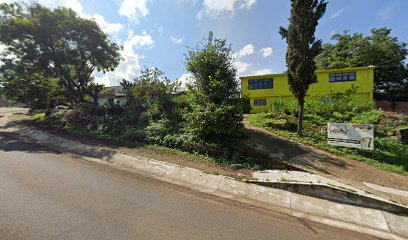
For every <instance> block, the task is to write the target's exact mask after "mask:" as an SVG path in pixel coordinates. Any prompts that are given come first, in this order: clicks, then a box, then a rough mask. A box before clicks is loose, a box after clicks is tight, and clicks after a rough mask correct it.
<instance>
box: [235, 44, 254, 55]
mask: <svg viewBox="0 0 408 240" xmlns="http://www.w3.org/2000/svg"><path fill="white" fill-rule="evenodd" d="M254 49H255V48H254V45H252V44H247V45H245V46H244V47H243V48H242V49H241V50H239V52H238V57H240V58H241V57H244V56H249V55H251V54H253V53H254Z"/></svg>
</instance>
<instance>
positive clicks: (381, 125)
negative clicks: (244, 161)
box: [249, 89, 408, 175]
mask: <svg viewBox="0 0 408 240" xmlns="http://www.w3.org/2000/svg"><path fill="white" fill-rule="evenodd" d="M352 91H353V90H352V89H351V90H349V91H348V92H346V93H337V94H333V95H331V96H324V97H320V98H316V99H315V100H309V101H306V103H305V123H306V124H305V129H304V135H303V136H302V137H299V136H298V135H297V134H296V132H295V131H296V116H297V104H296V102H295V101H284V100H275V101H272V102H271V104H270V106H269V109H268V111H267V112H264V113H259V114H255V115H252V116H250V118H249V120H250V122H251V123H252V124H254V125H256V126H259V127H262V128H265V129H267V130H269V131H271V132H273V133H275V134H277V135H280V136H283V137H286V138H289V139H292V140H295V141H297V142H300V143H303V144H307V145H311V146H314V147H318V148H321V149H325V150H327V151H329V152H331V153H334V154H336V155H340V156H345V157H348V158H351V159H355V160H359V161H363V162H366V163H369V164H372V165H374V166H377V167H379V168H382V169H386V170H389V171H393V172H397V173H400V174H404V175H408V161H407V156H408V145H406V144H403V143H401V142H400V141H399V140H398V138H397V136H396V133H397V131H398V130H399V129H400V128H406V127H408V116H407V115H402V114H391V113H386V112H383V111H382V110H378V109H375V108H374V106H373V105H371V104H356V103H354V102H353V101H351V97H350V96H351V94H350V93H351V92H352ZM327 122H352V123H371V124H374V126H375V140H374V141H375V142H374V146H375V150H374V151H369V150H364V149H354V148H344V147H337V146H332V145H328V144H327Z"/></svg>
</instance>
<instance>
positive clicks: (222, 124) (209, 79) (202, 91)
mask: <svg viewBox="0 0 408 240" xmlns="http://www.w3.org/2000/svg"><path fill="white" fill-rule="evenodd" d="M186 69H187V70H188V71H189V72H191V73H192V75H193V79H194V81H193V83H192V87H191V89H190V95H189V96H190V98H191V99H190V107H191V108H190V111H188V112H187V113H186V120H187V125H188V126H189V128H190V130H192V131H193V132H194V133H195V134H197V135H198V136H199V137H200V138H201V139H203V140H208V141H218V142H219V141H221V142H224V143H225V142H226V141H227V140H228V139H229V140H230V139H231V137H234V136H238V135H239V134H240V130H241V129H242V127H243V125H242V120H243V113H242V101H241V98H240V96H239V90H238V78H237V76H236V73H237V70H236V68H235V67H234V64H233V56H232V50H231V47H230V46H229V45H228V44H227V42H226V40H225V39H217V38H214V36H213V33H212V32H210V33H209V34H208V39H206V40H205V41H204V42H202V43H200V44H198V45H197V46H196V47H195V48H190V49H189V51H188V55H187V57H186Z"/></svg>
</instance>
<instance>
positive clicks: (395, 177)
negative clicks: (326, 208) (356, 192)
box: [243, 118, 408, 205]
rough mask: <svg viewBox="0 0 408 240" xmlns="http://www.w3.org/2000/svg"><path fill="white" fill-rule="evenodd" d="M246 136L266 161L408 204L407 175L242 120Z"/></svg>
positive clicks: (254, 149) (246, 142) (251, 145)
mask: <svg viewBox="0 0 408 240" xmlns="http://www.w3.org/2000/svg"><path fill="white" fill-rule="evenodd" d="M244 125H245V128H246V132H245V133H246V135H247V138H246V139H244V140H243V142H244V143H245V144H246V146H248V147H249V148H251V150H252V151H255V152H257V153H258V154H260V155H262V156H265V157H266V158H267V159H268V160H269V161H278V162H284V163H285V164H288V165H290V166H292V167H295V168H297V169H300V170H304V171H307V172H310V173H315V174H318V175H320V176H323V177H326V178H329V179H332V180H335V181H338V182H342V183H344V184H347V185H349V186H352V187H355V188H358V189H362V190H364V191H366V192H368V193H372V194H374V195H377V196H381V197H383V198H385V199H389V200H391V201H394V202H398V203H402V204H405V205H408V177H406V176H402V175H400V174H397V173H392V172H388V171H385V170H382V169H378V168H376V167H374V166H371V165H368V164H366V163H363V162H359V161H356V160H352V159H347V158H344V157H339V156H335V155H333V154H330V153H327V152H325V151H322V150H319V149H316V148H312V147H309V146H305V145H303V144H298V143H295V142H293V141H291V140H288V139H285V138H283V137H280V136H276V135H274V134H273V133H271V132H269V131H267V130H265V129H262V128H259V127H256V126H253V125H252V124H250V123H249V121H248V120H247V118H246V119H245V120H244Z"/></svg>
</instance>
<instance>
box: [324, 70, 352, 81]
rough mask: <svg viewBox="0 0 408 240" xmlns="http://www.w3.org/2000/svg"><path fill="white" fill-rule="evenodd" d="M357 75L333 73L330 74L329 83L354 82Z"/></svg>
mask: <svg viewBox="0 0 408 240" xmlns="http://www.w3.org/2000/svg"><path fill="white" fill-rule="evenodd" d="M356 79H357V75H356V72H345V73H333V74H330V78H329V81H330V82H348V81H356Z"/></svg>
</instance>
